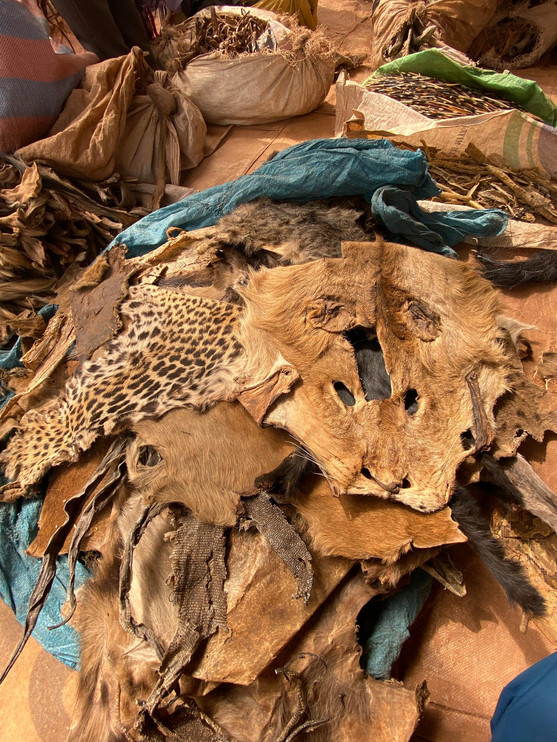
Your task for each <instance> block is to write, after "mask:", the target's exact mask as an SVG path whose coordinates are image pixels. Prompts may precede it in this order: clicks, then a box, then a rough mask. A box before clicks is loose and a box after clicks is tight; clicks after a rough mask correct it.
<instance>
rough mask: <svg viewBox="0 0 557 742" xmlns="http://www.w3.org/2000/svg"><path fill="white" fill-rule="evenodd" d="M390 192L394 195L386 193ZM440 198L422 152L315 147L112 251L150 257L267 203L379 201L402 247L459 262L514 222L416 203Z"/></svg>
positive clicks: (138, 231) (179, 208)
mask: <svg viewBox="0 0 557 742" xmlns="http://www.w3.org/2000/svg"><path fill="white" fill-rule="evenodd" d="M385 186H390V188H389V189H388V190H385ZM378 190H379V191H380V192H381V193H382V194H383V195H382V196H381V195H378ZM410 191H411V193H410ZM439 193H440V190H439V188H438V187H437V185H436V184H435V182H434V180H433V179H432V178H431V176H430V175H429V172H428V167H427V160H426V157H425V155H424V154H423V152H421V151H420V150H418V151H417V152H411V151H409V150H402V149H398V148H397V147H395V146H394V145H393V144H391V142H389V141H388V140H387V139H378V140H377V139H376V140H368V139H346V138H344V139H314V140H311V141H309V142H303V143H302V144H296V145H295V146H293V147H289V148H288V149H285V150H283V151H282V152H279V154H277V155H276V156H275V157H274V158H273V159H272V160H269V161H268V162H266V163H264V164H263V165H261V167H260V168H258V169H257V170H256V171H255V172H254V173H251V174H250V175H244V176H242V177H241V178H237V179H236V180H233V181H230V182H228V183H224V184H222V185H218V186H214V187H213V188H208V189H207V190H205V191H202V192H201V193H194V194H192V195H191V196H188V197H187V198H185V199H183V200H182V201H179V202H178V203H176V204H172V205H171V206H166V207H165V208H164V209H159V210H158V211H155V212H153V213H152V214H148V215H147V216H145V217H144V218H143V219H141V220H140V221H138V222H136V223H135V224H132V226H131V227H128V229H126V230H124V231H123V232H121V233H120V234H119V235H118V237H116V239H115V240H114V241H113V242H112V243H111V245H110V247H112V245H114V244H116V243H124V244H125V245H126V246H127V248H128V255H129V256H134V257H135V256H138V255H144V254H145V253H147V252H149V251H150V250H153V249H154V248H155V247H159V246H160V245H162V244H163V243H164V242H166V241H167V239H168V238H167V235H166V232H167V230H168V229H169V228H170V227H181V228H182V229H186V230H190V231H191V230H194V229H200V228H201V227H209V226H211V225H213V224H216V223H217V222H218V221H219V219H220V218H221V217H222V216H224V214H228V213H229V212H230V211H233V210H234V209H236V208H237V207H238V206H240V204H243V203H247V202H249V201H253V200H254V199H256V198H259V197H261V196H266V197H267V198H270V199H273V200H277V201H278V200H289V201H302V202H303V201H312V200H314V199H320V198H331V197H333V196H356V195H359V196H363V197H364V198H366V199H367V200H368V201H371V204H372V211H373V213H374V214H375V215H376V216H377V217H378V218H380V220H381V221H382V222H383V223H384V224H385V225H386V226H387V227H388V229H389V230H390V231H391V233H392V235H393V238H394V239H403V240H404V241H408V242H410V243H413V244H416V245H419V246H420V247H424V248H425V249H427V250H435V251H436V252H443V253H445V254H450V255H453V256H454V253H453V252H452V250H448V251H447V247H448V246H453V245H456V244H457V242H460V241H462V239H463V236H464V235H466V234H476V235H481V236H488V235H492V234H500V233H501V232H502V231H504V229H505V228H506V226H507V217H506V216H505V214H504V213H503V212H502V211H496V210H493V209H492V210H490V211H489V212H486V211H466V212H443V213H437V214H427V215H426V214H425V212H423V211H422V210H421V209H419V208H418V206H417V204H416V199H426V198H431V197H432V196H436V195H438V194H439ZM374 194H375V195H374ZM395 211H396V213H395ZM404 212H407V214H408V216H407V218H405V216H404ZM486 214H489V216H486ZM424 225H427V226H424ZM445 243H446V244H445Z"/></svg>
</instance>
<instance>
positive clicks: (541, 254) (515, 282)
mask: <svg viewBox="0 0 557 742" xmlns="http://www.w3.org/2000/svg"><path fill="white" fill-rule="evenodd" d="M477 258H478V260H479V261H480V264H481V271H482V274H483V275H484V276H485V277H486V278H487V279H488V281H491V283H492V284H494V285H495V286H498V287H499V288H502V289H509V288H513V287H515V286H520V285H521V284H523V283H551V282H552V281H557V254H556V253H555V251H554V250H539V251H538V252H536V253H534V254H533V255H531V256H530V257H529V258H527V259H526V260H516V261H513V262H507V261H503V260H494V259H493V258H491V257H490V256H489V255H486V254H484V253H477Z"/></svg>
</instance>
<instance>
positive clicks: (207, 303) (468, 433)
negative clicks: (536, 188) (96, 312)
mask: <svg viewBox="0 0 557 742" xmlns="http://www.w3.org/2000/svg"><path fill="white" fill-rule="evenodd" d="M343 249H344V257H343V258H334V259H322V260H315V261H313V262H310V263H306V264H303V265H293V266H287V267H278V268H273V269H261V270H259V271H257V272H254V271H252V272H251V273H250V274H249V281H248V285H247V286H246V287H245V288H244V289H243V290H242V297H243V300H244V302H245V306H244V307H238V306H233V305H230V304H226V303H224V302H218V301H215V300H212V299H211V300H210V299H204V298H200V297H194V296H190V295H188V293H187V289H172V288H169V289H166V288H160V287H157V286H155V285H152V284H149V283H144V284H140V285H138V286H134V287H131V289H130V300H129V301H128V302H127V303H126V304H124V305H123V312H124V314H125V315H126V317H127V328H126V330H125V332H124V333H123V334H120V335H119V336H118V338H117V339H116V340H114V341H112V342H111V343H109V344H108V345H107V346H106V348H105V351H104V355H100V356H99V357H98V358H96V359H95V360H94V361H87V362H86V363H85V364H84V365H83V366H82V367H81V369H80V370H79V371H78V372H77V373H76V374H75V376H74V378H73V379H72V380H71V381H70V382H69V384H68V386H67V389H66V391H65V393H64V394H63V396H62V398H61V399H59V400H56V401H54V402H52V403H51V404H50V405H48V406H47V407H46V408H45V409H43V410H41V411H36V410H32V411H30V412H29V413H27V415H26V416H24V417H23V419H22V421H21V425H20V430H19V431H18V433H17V434H16V435H15V436H14V438H13V439H12V440H11V442H10V444H9V445H8V448H7V450H6V452H5V453H4V454H3V456H2V461H3V462H4V463H5V464H6V472H7V474H8V476H10V477H17V478H18V479H19V482H20V483H21V484H22V485H23V486H26V485H29V484H32V483H34V482H36V481H37V480H38V479H39V478H40V477H41V476H42V474H43V473H44V472H45V471H46V470H47V469H48V468H49V467H50V466H52V465H54V464H56V463H59V462H61V461H65V460H68V459H69V460H74V459H75V458H76V457H77V456H78V455H79V452H80V451H81V450H83V449H86V448H88V447H89V446H90V445H91V443H92V441H93V440H94V439H95V438H96V437H97V436H98V435H107V434H109V433H111V432H113V431H115V430H121V429H125V428H126V427H130V426H131V425H134V424H137V423H139V422H141V421H142V420H145V419H149V418H156V417H159V416H160V415H162V414H164V413H165V412H167V411H169V410H171V409H174V408H177V407H184V406H185V405H191V406H192V407H195V408H197V409H204V408H206V406H207V405H209V404H212V403H214V402H216V401H219V400H225V399H226V400H231V399H235V398H236V399H239V400H240V401H241V402H242V404H243V405H244V406H245V407H246V409H248V411H250V413H251V414H252V415H253V417H254V419H255V420H256V421H257V422H262V423H263V424H264V425H271V426H274V427H277V428H283V429H285V430H286V431H288V432H289V433H290V434H291V435H292V436H293V437H294V438H295V439H296V440H297V441H298V442H299V443H300V444H301V446H302V447H303V448H304V450H305V451H306V452H308V455H309V456H310V457H311V458H312V459H314V460H315V462H316V463H317V464H318V465H319V466H320V467H321V469H322V471H323V472H324V473H325V475H326V477H327V479H328V481H329V483H330V485H331V487H332V489H333V491H334V492H336V493H341V492H342V493H348V494H366V495H367V494H373V495H376V496H378V497H383V498H388V499H393V500H398V501H400V502H403V503H405V504H407V505H409V506H410V507H412V508H415V509H417V510H421V511H425V512H431V511H435V510H437V509H440V508H442V507H443V506H444V505H445V504H446V503H447V501H448V499H449V497H450V495H451V493H452V489H453V487H454V482H455V475H456V471H457V469H458V467H459V465H460V464H461V463H462V462H463V461H464V460H465V459H466V458H467V457H468V456H470V455H471V454H473V453H475V452H476V451H480V450H484V449H485V448H488V447H489V446H490V444H491V443H492V441H493V438H494V436H495V421H494V415H493V408H494V405H495V402H496V401H497V400H498V398H499V397H501V395H502V394H504V393H505V392H506V391H507V390H508V389H509V387H510V386H512V385H517V384H518V380H519V377H520V373H519V372H517V371H516V367H514V368H513V364H514V360H515V359H511V358H510V357H509V351H508V348H507V347H506V343H505V341H504V339H503V338H502V333H503V330H502V329H501V328H500V327H499V324H498V316H499V314H500V308H499V303H498V299H497V296H496V293H495V291H494V290H493V289H492V288H491V287H490V285H489V284H488V282H487V281H485V280H484V279H482V278H481V277H480V276H479V274H478V273H476V272H475V271H474V270H472V269H471V268H469V267H467V266H466V265H464V264H462V263H460V262H458V261H455V260H450V259H448V258H444V257H442V256H439V255H435V254H433V253H427V252H424V251H421V250H417V249H415V248H411V247H405V246H401V245H395V244H392V243H385V242H381V241H377V242H373V243H344V248H343ZM161 275H162V274H159V277H158V278H160V277H161ZM144 279H145V281H147V280H158V279H157V278H155V277H154V276H151V277H150V278H149V279H147V277H146V276H144ZM354 327H364V328H369V329H370V330H373V331H374V332H376V333H377V337H378V340H379V343H380V344H381V348H382V350H383V354H384V358H385V364H386V369H387V371H388V373H389V375H390V381H391V386H392V396H391V398H390V399H385V400H380V401H377V400H372V401H369V402H367V401H366V399H365V397H364V392H363V389H362V387H361V384H360V380H359V376H358V369H357V366H356V359H355V354H354V349H353V347H352V345H351V344H350V342H349V341H348V340H347V339H346V338H345V337H344V334H343V333H345V332H346V331H347V330H350V329H351V328H354ZM507 334H508V333H507ZM513 352H514V351H513ZM514 353H515V352H514ZM515 356H516V353H515ZM517 373H518V376H517ZM337 382H341V383H342V384H343V385H345V387H346V388H347V389H348V390H349V391H350V393H351V394H352V395H353V397H354V400H355V404H354V406H351V407H350V406H347V405H346V404H345V403H344V402H343V401H342V400H341V398H340V397H339V395H338V393H337V391H336V389H335V383H337ZM408 394H414V396H415V397H416V398H417V402H418V409H417V411H416V412H415V414H414V413H409V412H408V411H407V406H408V405H407V403H406V400H407V396H408ZM507 427H508V425H507Z"/></svg>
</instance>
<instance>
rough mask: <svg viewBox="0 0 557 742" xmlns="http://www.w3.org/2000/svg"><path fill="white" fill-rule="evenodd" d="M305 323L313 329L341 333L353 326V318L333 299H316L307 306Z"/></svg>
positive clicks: (342, 305)
mask: <svg viewBox="0 0 557 742" xmlns="http://www.w3.org/2000/svg"><path fill="white" fill-rule="evenodd" d="M306 321H307V322H308V323H309V324H310V325H311V326H312V327H315V328H320V329H321V330H326V331H327V332H335V333H341V332H345V331H346V330H350V329H351V328H352V327H354V325H355V317H354V316H353V315H352V314H351V313H350V312H349V311H348V309H347V308H346V307H345V306H344V304H341V303H340V302H337V301H335V300H334V299H325V298H321V299H316V300H315V301H312V302H311V304H309V305H308V307H307V310H306Z"/></svg>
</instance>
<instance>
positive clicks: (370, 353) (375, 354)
mask: <svg viewBox="0 0 557 742" xmlns="http://www.w3.org/2000/svg"><path fill="white" fill-rule="evenodd" d="M345 337H346V339H347V340H348V341H349V342H350V343H351V344H352V347H353V348H354V353H355V355H356V364H357V366H358V375H359V377H360V382H361V384H362V388H363V390H364V394H365V397H366V401H367V402H369V401H371V400H372V399H389V397H390V396H391V394H392V388H391V378H390V376H389V374H388V372H387V369H386V368H385V357H384V356H383V349H382V348H381V345H380V344H379V340H378V339H377V337H376V336H375V333H374V332H370V331H369V330H366V329H365V328H364V327H354V328H353V329H352V330H349V331H348V332H347V333H346V334H345Z"/></svg>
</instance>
